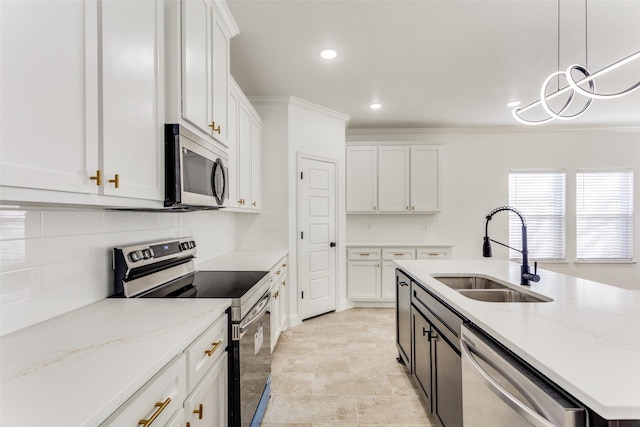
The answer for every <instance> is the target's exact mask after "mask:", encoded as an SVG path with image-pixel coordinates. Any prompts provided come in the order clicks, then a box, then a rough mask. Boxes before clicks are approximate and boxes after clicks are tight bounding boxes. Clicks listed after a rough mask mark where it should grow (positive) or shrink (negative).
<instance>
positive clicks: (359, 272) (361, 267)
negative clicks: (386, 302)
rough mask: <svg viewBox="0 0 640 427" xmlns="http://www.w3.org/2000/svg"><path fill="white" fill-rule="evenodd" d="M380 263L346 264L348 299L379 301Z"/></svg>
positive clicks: (350, 262)
mask: <svg viewBox="0 0 640 427" xmlns="http://www.w3.org/2000/svg"><path fill="white" fill-rule="evenodd" d="M380 263H381V261H349V262H348V263H347V276H348V277H347V283H348V285H347V294H348V295H347V296H348V298H349V299H351V300H378V299H380Z"/></svg>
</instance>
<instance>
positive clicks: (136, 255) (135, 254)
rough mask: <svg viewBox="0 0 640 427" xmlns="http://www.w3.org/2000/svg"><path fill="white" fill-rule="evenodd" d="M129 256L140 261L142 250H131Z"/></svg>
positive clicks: (134, 260) (132, 259)
mask: <svg viewBox="0 0 640 427" xmlns="http://www.w3.org/2000/svg"><path fill="white" fill-rule="evenodd" d="M129 258H131V261H133V262H137V261H140V260H141V259H142V251H133V252H131V253H130V254H129Z"/></svg>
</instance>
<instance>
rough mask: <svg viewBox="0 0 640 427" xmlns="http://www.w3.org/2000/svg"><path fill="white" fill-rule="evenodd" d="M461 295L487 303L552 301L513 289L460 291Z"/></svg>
mask: <svg viewBox="0 0 640 427" xmlns="http://www.w3.org/2000/svg"><path fill="white" fill-rule="evenodd" d="M458 292H459V293H460V295H463V296H465V297H467V298H471V299H474V300H477V301H485V302H548V301H551V300H550V299H542V298H539V297H536V296H533V295H530V294H525V293H524V292H520V291H515V290H513V289H491V290H483V289H469V290H461V291H458Z"/></svg>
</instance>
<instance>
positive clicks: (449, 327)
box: [411, 281, 465, 350]
mask: <svg viewBox="0 0 640 427" xmlns="http://www.w3.org/2000/svg"><path fill="white" fill-rule="evenodd" d="M411 302H412V303H413V305H414V307H416V308H417V309H418V310H419V311H421V312H422V314H424V315H425V316H426V317H427V319H428V320H429V321H430V322H431V323H433V324H434V325H435V326H436V327H437V328H438V329H439V330H440V332H441V333H442V334H444V335H445V337H446V338H447V339H448V340H449V341H450V342H451V344H452V345H453V346H454V347H456V348H457V349H458V350H460V328H461V326H462V323H463V321H464V320H465V319H463V318H462V316H459V315H458V314H457V313H456V312H454V311H453V310H452V309H450V308H449V307H448V306H446V305H444V304H443V303H442V302H440V300H438V299H436V298H435V297H434V296H433V295H431V294H430V293H429V292H427V291H426V290H424V289H423V288H422V287H421V286H420V285H418V284H417V283H416V282H414V281H412V282H411Z"/></svg>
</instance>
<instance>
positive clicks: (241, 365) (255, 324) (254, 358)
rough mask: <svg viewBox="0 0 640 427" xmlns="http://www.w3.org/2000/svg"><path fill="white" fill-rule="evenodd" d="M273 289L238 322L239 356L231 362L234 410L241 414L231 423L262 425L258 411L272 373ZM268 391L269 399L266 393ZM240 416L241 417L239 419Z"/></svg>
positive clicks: (236, 345)
mask: <svg viewBox="0 0 640 427" xmlns="http://www.w3.org/2000/svg"><path fill="white" fill-rule="evenodd" d="M270 301H271V292H270V291H267V292H266V293H265V294H264V295H263V297H262V298H260V300H259V301H258V302H257V303H256V304H255V305H254V307H253V308H252V309H251V311H250V312H249V314H247V315H246V316H245V317H244V319H243V320H242V321H241V322H239V324H238V325H236V331H237V332H236V333H234V335H236V336H237V341H234V342H233V345H234V347H235V348H234V350H235V351H234V352H233V353H234V354H235V355H237V356H238V357H237V358H236V360H235V361H233V362H232V363H233V364H234V366H233V368H232V369H233V370H235V372H236V373H235V375H234V376H235V379H234V382H235V391H232V396H231V400H235V399H237V400H236V402H235V404H233V403H232V408H230V409H231V412H232V413H235V414H240V416H239V417H237V415H235V414H234V415H235V416H233V417H231V418H232V422H231V426H234V427H236V426H242V427H244V426H247V427H248V426H252V425H259V423H260V420H261V418H262V412H261V411H259V410H258V407H259V406H260V407H262V405H260V402H261V400H262V401H264V400H265V399H268V397H269V396H268V393H269V389H268V387H267V385H268V382H269V380H270V376H271V339H270V337H271V330H270V320H271V319H270ZM265 392H266V393H267V396H266V398H264V397H263V394H265ZM233 395H235V396H233ZM238 418H239V419H238Z"/></svg>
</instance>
